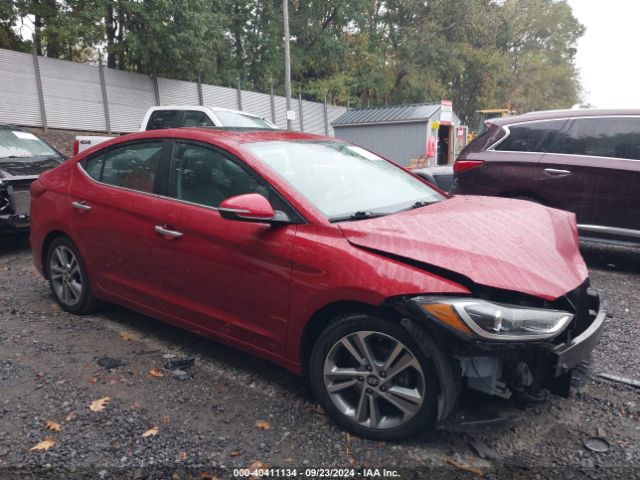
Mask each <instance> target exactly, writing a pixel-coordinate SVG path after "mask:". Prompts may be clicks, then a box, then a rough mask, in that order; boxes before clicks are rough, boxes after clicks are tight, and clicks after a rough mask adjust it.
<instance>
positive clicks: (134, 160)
mask: <svg viewBox="0 0 640 480" xmlns="http://www.w3.org/2000/svg"><path fill="white" fill-rule="evenodd" d="M162 145H163V142H162V140H158V141H152V142H141V143H132V144H126V145H122V146H119V147H116V148H112V149H110V150H108V151H107V152H105V153H102V154H99V155H96V156H94V157H91V158H89V159H87V160H85V161H83V163H82V166H83V168H84V169H85V171H86V172H87V173H88V174H89V176H90V177H91V178H93V179H95V180H97V181H99V182H102V183H106V184H108V185H113V186H115V187H123V188H128V189H130V190H137V191H140V192H146V193H152V192H153V186H154V183H155V176H156V168H157V166H158V161H159V160H160V157H161V155H162Z"/></svg>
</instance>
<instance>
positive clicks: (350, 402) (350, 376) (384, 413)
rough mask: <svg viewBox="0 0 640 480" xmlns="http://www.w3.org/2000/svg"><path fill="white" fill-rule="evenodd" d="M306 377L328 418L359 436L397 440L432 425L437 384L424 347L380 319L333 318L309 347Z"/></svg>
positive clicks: (436, 378)
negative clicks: (310, 348)
mask: <svg viewBox="0 0 640 480" xmlns="http://www.w3.org/2000/svg"><path fill="white" fill-rule="evenodd" d="M420 333H421V334H422V333H423V332H422V331H421V332H420ZM420 336H421V335H420ZM309 377H310V378H309V380H310V384H311V387H312V389H313V391H314V393H315V395H316V397H317V398H318V401H319V403H320V405H321V406H322V407H323V408H324V410H325V411H326V412H327V414H328V415H329V416H330V417H331V418H332V419H333V420H334V421H335V422H336V423H337V424H338V425H340V426H341V427H342V428H343V429H345V430H348V431H350V432H352V433H354V434H356V435H359V436H361V437H366V438H371V439H374V440H400V439H403V438H407V437H410V436H413V435H416V434H418V433H420V432H423V431H425V430H428V429H430V428H431V427H432V426H433V423H434V421H435V417H436V409H437V398H438V393H439V390H440V386H439V382H438V376H437V373H436V369H435V367H434V363H433V361H432V359H431V358H430V355H429V353H428V352H427V350H426V345H425V344H424V343H423V342H420V339H419V338H418V339H416V338H413V336H412V335H411V334H409V332H408V331H407V330H406V329H405V328H404V327H403V326H401V325H399V324H398V323H395V322H392V321H390V320H387V319H385V318H379V317H375V316H371V315H349V316H345V317H341V318H338V319H336V320H334V321H333V322H332V323H331V324H330V325H329V326H328V327H327V329H326V330H325V331H324V332H323V333H322V334H321V335H320V338H319V339H318V341H317V342H316V344H315V346H314V349H313V352H312V354H311V360H310V364H309Z"/></svg>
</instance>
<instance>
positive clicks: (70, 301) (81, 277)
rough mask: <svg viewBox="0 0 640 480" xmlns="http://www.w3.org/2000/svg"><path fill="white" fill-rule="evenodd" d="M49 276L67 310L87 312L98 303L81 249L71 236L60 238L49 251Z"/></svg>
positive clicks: (52, 286)
mask: <svg viewBox="0 0 640 480" xmlns="http://www.w3.org/2000/svg"><path fill="white" fill-rule="evenodd" d="M47 277H48V280H49V286H50V287H51V292H52V293H53V296H54V297H55V299H56V302H58V304H59V305H60V306H61V307H62V309H63V310H65V311H67V312H70V313H76V314H80V313H87V312H88V311H90V310H91V309H92V308H93V307H94V306H95V304H96V302H95V300H94V298H93V295H92V294H91V287H90V285H89V278H88V277H87V272H86V269H85V266H84V263H83V261H82V259H81V258H80V254H79V253H78V249H77V248H76V246H75V245H74V244H73V242H72V241H71V240H69V239H68V238H67V237H58V238H56V239H55V240H54V241H53V242H51V245H50V246H49V251H48V252H47Z"/></svg>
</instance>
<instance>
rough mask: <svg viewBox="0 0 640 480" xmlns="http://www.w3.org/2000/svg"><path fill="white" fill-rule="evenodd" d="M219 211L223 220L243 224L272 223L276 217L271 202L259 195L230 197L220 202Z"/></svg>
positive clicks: (248, 194)
mask: <svg viewBox="0 0 640 480" xmlns="http://www.w3.org/2000/svg"><path fill="white" fill-rule="evenodd" d="M218 211H219V212H220V216H222V218H226V219H227V220H239V221H241V222H258V223H260V222H262V223H270V221H271V220H274V217H275V216H276V212H275V211H274V210H273V207H272V206H271V204H270V203H269V200H267V199H266V198H264V197H263V196H262V195H259V194H257V193H247V194H245V195H237V196H235V197H229V198H227V199H226V200H223V201H222V202H220V205H219V206H218Z"/></svg>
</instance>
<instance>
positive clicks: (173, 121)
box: [147, 110, 184, 130]
mask: <svg viewBox="0 0 640 480" xmlns="http://www.w3.org/2000/svg"><path fill="white" fill-rule="evenodd" d="M183 113H184V112H183V111H182V110H156V111H155V112H152V113H151V115H150V116H149V122H148V123H147V130H159V129H162V128H178V127H181V126H182V116H183Z"/></svg>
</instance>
